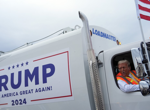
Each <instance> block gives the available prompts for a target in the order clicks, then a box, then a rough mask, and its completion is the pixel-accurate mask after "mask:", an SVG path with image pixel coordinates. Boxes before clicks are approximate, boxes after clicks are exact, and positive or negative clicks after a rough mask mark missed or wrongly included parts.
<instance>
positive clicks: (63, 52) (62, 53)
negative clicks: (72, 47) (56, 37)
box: [33, 51, 68, 62]
mask: <svg viewBox="0 0 150 110" xmlns="http://www.w3.org/2000/svg"><path fill="white" fill-rule="evenodd" d="M67 52H68V51H66V52H62V53H58V54H55V55H51V56H47V57H43V58H39V59H36V60H33V62H36V61H39V60H43V59H46V58H49V57H53V56H56V55H60V54H63V53H67Z"/></svg>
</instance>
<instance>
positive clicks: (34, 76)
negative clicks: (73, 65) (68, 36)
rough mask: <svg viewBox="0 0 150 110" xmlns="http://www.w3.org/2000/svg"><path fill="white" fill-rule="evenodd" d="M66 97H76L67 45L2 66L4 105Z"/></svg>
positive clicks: (0, 92)
mask: <svg viewBox="0 0 150 110" xmlns="http://www.w3.org/2000/svg"><path fill="white" fill-rule="evenodd" d="M14 60H15V59H14ZM66 100H73V94H72V87H71V76H70V68H69V50H68V49H65V51H58V52H55V53H53V54H48V55H43V56H39V57H37V58H33V59H27V60H26V61H22V62H17V63H15V64H11V65H8V66H5V67H0V107H1V108H4V107H15V106H23V105H31V104H39V103H50V102H57V101H66Z"/></svg>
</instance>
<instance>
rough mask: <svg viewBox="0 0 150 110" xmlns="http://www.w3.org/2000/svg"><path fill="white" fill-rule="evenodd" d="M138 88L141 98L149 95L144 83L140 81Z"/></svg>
mask: <svg viewBox="0 0 150 110" xmlns="http://www.w3.org/2000/svg"><path fill="white" fill-rule="evenodd" d="M139 87H140V90H141V93H142V95H143V96H145V95H147V94H149V85H148V83H147V82H146V81H140V82H139Z"/></svg>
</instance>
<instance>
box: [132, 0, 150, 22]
mask: <svg viewBox="0 0 150 110" xmlns="http://www.w3.org/2000/svg"><path fill="white" fill-rule="evenodd" d="M135 3H136V9H137V15H138V17H139V18H141V19H145V20H149V21H150V0H135Z"/></svg>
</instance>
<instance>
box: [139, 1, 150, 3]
mask: <svg viewBox="0 0 150 110" xmlns="http://www.w3.org/2000/svg"><path fill="white" fill-rule="evenodd" d="M139 1H141V2H143V3H146V4H150V1H149V0H139Z"/></svg>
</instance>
